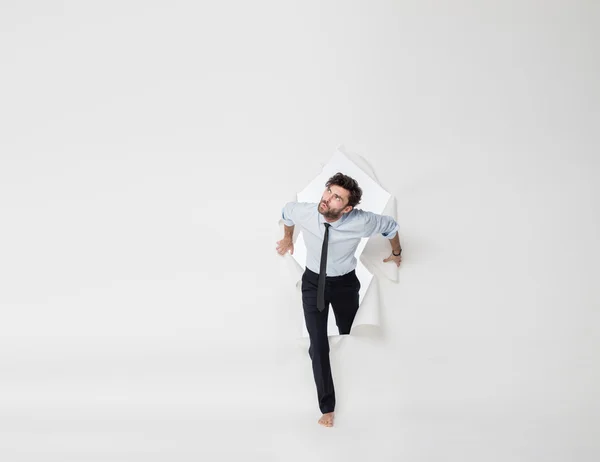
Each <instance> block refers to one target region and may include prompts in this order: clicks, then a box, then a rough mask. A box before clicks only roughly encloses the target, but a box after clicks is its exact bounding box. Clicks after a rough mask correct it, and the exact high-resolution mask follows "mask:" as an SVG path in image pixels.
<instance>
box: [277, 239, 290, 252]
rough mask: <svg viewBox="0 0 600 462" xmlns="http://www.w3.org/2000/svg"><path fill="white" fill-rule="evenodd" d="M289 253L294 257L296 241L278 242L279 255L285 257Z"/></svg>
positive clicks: (283, 240) (284, 240)
mask: <svg viewBox="0 0 600 462" xmlns="http://www.w3.org/2000/svg"><path fill="white" fill-rule="evenodd" d="M287 251H289V252H290V255H294V241H292V240H291V239H286V238H283V239H282V240H280V241H277V252H279V255H285V253H286V252H287Z"/></svg>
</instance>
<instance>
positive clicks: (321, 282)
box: [317, 223, 331, 311]
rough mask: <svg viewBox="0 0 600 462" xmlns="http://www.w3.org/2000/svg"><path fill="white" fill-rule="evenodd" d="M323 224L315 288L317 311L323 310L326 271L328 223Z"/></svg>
mask: <svg viewBox="0 0 600 462" xmlns="http://www.w3.org/2000/svg"><path fill="white" fill-rule="evenodd" d="M324 224H325V237H324V238H323V248H322V249H321V269H320V270H319V285H318V286H317V309H318V310H319V311H323V310H324V309H325V271H326V270H327V242H328V241H329V227H330V226H331V225H330V224H329V223H324Z"/></svg>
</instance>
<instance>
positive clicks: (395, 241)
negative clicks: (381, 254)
mask: <svg viewBox="0 0 600 462" xmlns="http://www.w3.org/2000/svg"><path fill="white" fill-rule="evenodd" d="M390 244H391V245H392V252H393V253H395V254H396V255H398V254H399V253H400V252H401V251H402V247H401V246H400V237H399V235H398V232H396V235H395V236H394V237H393V238H391V239H390Z"/></svg>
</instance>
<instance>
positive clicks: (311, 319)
mask: <svg viewBox="0 0 600 462" xmlns="http://www.w3.org/2000/svg"><path fill="white" fill-rule="evenodd" d="M317 285H318V275H316V274H315V273H312V272H310V273H309V272H307V271H305V272H304V274H303V275H302V305H303V308H304V320H305V322H306V329H307V331H308V335H309V338H310V347H309V349H308V354H309V355H310V359H311V361H312V369H313V376H314V380H315V385H316V387H317V397H318V400H319V409H320V410H321V412H322V413H323V414H328V413H330V412H333V411H334V409H335V391H334V387H333V377H332V375H331V365H330V362H329V339H328V338H327V317H328V313H329V301H328V300H327V298H326V299H325V309H324V310H323V311H321V312H320V311H319V310H318V309H317Z"/></svg>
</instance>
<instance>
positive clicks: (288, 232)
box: [283, 225, 398, 253]
mask: <svg viewBox="0 0 600 462" xmlns="http://www.w3.org/2000/svg"><path fill="white" fill-rule="evenodd" d="M294 226H295V225H292V226H288V225H283V229H284V234H283V238H284V239H289V240H290V241H291V240H292V239H293V237H294ZM396 253H398V252H396Z"/></svg>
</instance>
